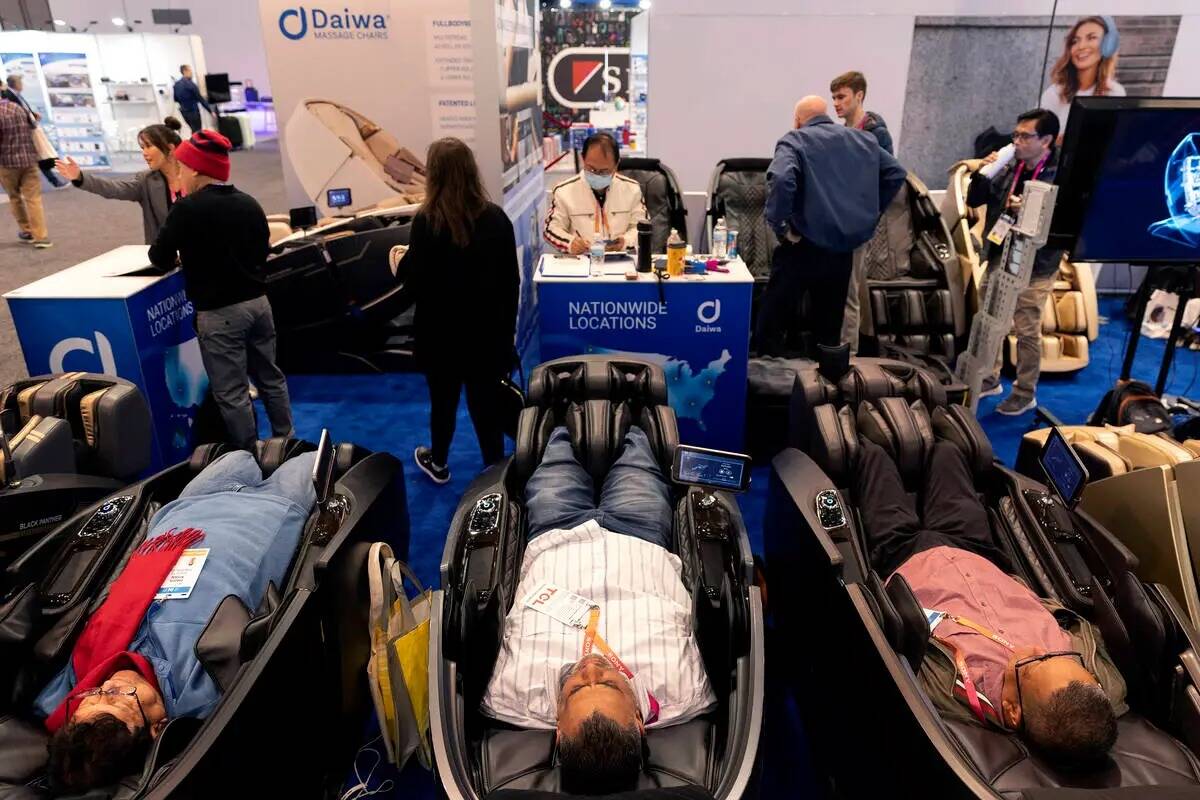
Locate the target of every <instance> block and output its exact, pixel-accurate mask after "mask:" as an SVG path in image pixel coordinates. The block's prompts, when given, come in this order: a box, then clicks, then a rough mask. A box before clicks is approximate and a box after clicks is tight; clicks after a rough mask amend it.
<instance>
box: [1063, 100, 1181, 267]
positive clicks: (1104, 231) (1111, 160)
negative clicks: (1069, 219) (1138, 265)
mask: <svg viewBox="0 0 1200 800" xmlns="http://www.w3.org/2000/svg"><path fill="white" fill-rule="evenodd" d="M1072 255H1073V256H1074V257H1075V258H1078V259H1083V260H1089V261H1090V260H1105V261H1188V260H1190V261H1196V260H1200V111H1196V110H1192V109H1131V110H1128V111H1123V112H1122V113H1121V115H1120V117H1119V118H1118V120H1117V122H1116V126H1115V128H1114V130H1113V135H1112V139H1111V141H1110V142H1109V146H1108V151H1107V152H1106V153H1105V155H1104V158H1103V160H1102V161H1101V165H1100V171H1099V174H1098V175H1097V176H1096V184H1095V187H1094V189H1093V191H1092V197H1091V203H1090V205H1089V207H1088V211H1087V216H1086V219H1085V220H1084V223H1083V229H1082V231H1081V232H1080V235H1079V240H1078V241H1077V242H1076V245H1075V251H1074V253H1073V254H1072Z"/></svg>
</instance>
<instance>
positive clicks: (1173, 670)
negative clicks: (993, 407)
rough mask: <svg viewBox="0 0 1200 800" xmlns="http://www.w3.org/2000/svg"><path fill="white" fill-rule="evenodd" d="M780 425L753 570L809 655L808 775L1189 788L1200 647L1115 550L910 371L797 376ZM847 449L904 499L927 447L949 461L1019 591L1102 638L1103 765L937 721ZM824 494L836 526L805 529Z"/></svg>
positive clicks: (917, 644) (992, 790) (1019, 791)
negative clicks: (1107, 739)
mask: <svg viewBox="0 0 1200 800" xmlns="http://www.w3.org/2000/svg"><path fill="white" fill-rule="evenodd" d="M793 411H794V415H793V428H792V434H791V435H792V444H793V447H791V448H788V449H787V450H785V451H783V452H782V453H780V454H779V455H778V456H777V457H776V458H775V460H774V462H773V469H772V478H771V481H772V482H771V486H770V491H769V498H768V507H767V522H766V528H765V536H766V551H767V560H768V565H769V568H770V570H771V572H772V573H773V574H775V575H780V574H782V575H786V576H788V580H787V581H775V582H773V583H772V589H773V590H774V591H773V592H772V598H771V599H772V613H773V615H774V618H775V620H776V623H777V624H778V625H779V626H780V627H781V629H782V630H783V635H784V637H785V638H789V637H790V638H791V640H793V641H801V640H802V641H803V642H805V643H806V645H807V646H809V647H810V648H813V647H815V648H818V649H819V651H818V652H815V653H814V654H813V655H812V656H811V657H809V658H807V659H805V669H804V670H803V671H802V674H801V677H800V679H799V680H798V681H797V687H798V692H799V694H800V695H801V697H802V707H803V709H804V714H805V717H806V719H807V723H806V724H807V729H808V731H809V733H810V741H811V742H812V743H813V745H814V747H815V748H816V749H817V750H818V751H819V752H817V753H816V754H815V756H814V763H816V764H823V765H825V766H826V767H827V768H828V770H829V772H830V774H831V777H832V781H833V784H834V785H835V786H836V787H837V789H838V792H839V794H840V795H843V796H847V797H870V796H884V794H885V793H886V794H887V796H898V797H915V796H922V797H939V798H942V797H1002V798H1022V797H1023V798H1027V800H1033V798H1068V797H1070V798H1074V797H1103V798H1110V797H1112V798H1115V797H1121V798H1156V797H1157V798H1166V797H1172V798H1173V797H1192V796H1196V793H1197V792H1200V760H1198V759H1197V756H1196V753H1197V752H1200V693H1198V691H1197V690H1198V688H1200V658H1198V657H1197V653H1200V638H1198V636H1197V633H1196V631H1195V629H1193V628H1192V626H1191V625H1190V624H1189V623H1188V622H1186V620H1185V616H1184V614H1183V612H1182V611H1181V610H1180V607H1179V605H1178V603H1177V602H1176V600H1175V598H1174V597H1172V596H1171V594H1170V593H1169V592H1167V591H1166V590H1165V589H1164V588H1163V587H1162V586H1161V585H1158V584H1149V583H1144V582H1142V581H1141V580H1139V578H1138V577H1137V570H1138V562H1137V559H1136V558H1135V557H1134V556H1133V555H1132V553H1130V551H1129V550H1128V549H1127V548H1125V547H1124V546H1123V545H1122V544H1121V543H1120V542H1119V541H1118V540H1117V539H1116V538H1114V537H1113V536H1112V535H1111V534H1110V533H1109V532H1108V531H1107V530H1105V529H1104V528H1102V527H1101V526H1099V525H1098V524H1096V523H1095V522H1094V521H1093V520H1092V519H1091V518H1090V517H1088V516H1087V515H1084V514H1077V513H1073V512H1069V511H1068V510H1067V509H1066V507H1065V506H1063V505H1062V504H1061V503H1060V502H1058V501H1057V500H1056V499H1053V498H1051V497H1050V496H1049V495H1048V494H1047V493H1046V490H1045V487H1043V486H1042V485H1041V484H1039V483H1036V482H1034V481H1032V480H1029V479H1027V478H1025V477H1023V476H1020V475H1018V474H1016V473H1014V472H1012V471H1010V470H1008V469H1006V468H1005V467H1003V466H1002V465H1001V464H999V463H997V462H996V461H995V459H994V458H993V455H992V449H991V445H990V444H989V442H988V439H987V437H986V435H985V434H984V433H983V431H982V430H981V429H980V427H979V425H978V422H977V421H976V420H975V418H974V417H973V416H972V415H971V414H970V412H969V411H968V410H967V409H966V408H965V407H963V406H954V405H945V404H944V391H943V390H942V388H941V387H940V386H939V385H938V384H937V382H936V381H934V380H933V379H932V378H931V377H930V376H928V375H924V374H922V371H920V370H916V369H913V368H912V367H910V366H907V365H904V364H900V363H892V364H889V363H879V362H876V363H867V364H858V363H855V364H853V365H852V366H851V369H850V371H849V372H848V373H847V374H845V375H844V376H840V377H837V378H835V379H834V380H829V379H827V378H825V377H824V376H822V375H820V374H819V373H818V372H817V371H816V370H809V371H806V372H804V373H802V374H801V375H800V376H799V378H798V380H797V383H796V403H795V406H794V409H793ZM859 435H862V436H864V437H866V438H868V439H870V440H872V441H875V442H878V443H879V444H881V445H882V446H883V447H884V448H885V450H886V451H887V452H888V453H889V454H890V455H891V456H892V457H893V458H894V459H895V460H896V462H897V465H898V466H899V468H900V472H901V474H902V476H903V479H904V481H905V483H906V485H908V486H909V488H910V489H911V490H913V491H916V489H917V487H918V486H919V485H920V481H921V478H922V472H923V470H924V465H925V458H926V454H927V453H928V452H929V450H930V448H931V447H932V444H933V442H934V440H935V439H944V440H947V441H949V442H951V443H953V444H954V445H955V446H957V447H960V448H961V449H962V450H963V452H964V453H965V454H966V456H967V461H968V463H969V465H970V468H971V470H972V473H973V475H974V478H975V485H976V487H977V489H978V492H979V496H980V498H981V499H982V500H983V502H984V504H985V505H986V507H987V508H988V513H989V517H990V520H991V525H992V530H993V533H994V534H995V536H996V540H997V541H998V542H999V543H1000V546H1001V547H1002V548H1003V549H1004V550H1005V551H1006V552H1007V554H1008V556H1009V558H1010V560H1011V561H1012V563H1013V565H1014V567H1015V572H1016V575H1017V577H1019V578H1020V579H1021V580H1023V581H1024V582H1025V583H1027V584H1028V585H1029V586H1030V587H1032V588H1033V589H1034V590H1035V591H1036V592H1037V593H1038V594H1039V595H1041V596H1043V597H1049V598H1052V599H1055V600H1057V601H1059V602H1060V603H1062V604H1063V605H1064V606H1066V607H1067V608H1070V609H1072V610H1074V611H1076V612H1078V613H1079V614H1081V615H1083V616H1084V617H1086V618H1087V619H1089V620H1090V621H1092V622H1093V623H1095V624H1096V625H1097V626H1098V627H1099V629H1100V631H1101V633H1102V636H1103V638H1104V642H1105V644H1106V646H1107V648H1108V651H1109V653H1110V654H1111V656H1112V658H1113V660H1114V662H1115V663H1116V665H1117V666H1118V667H1119V668H1120V670H1121V672H1122V674H1123V675H1124V677H1125V680H1126V682H1127V683H1128V686H1129V696H1128V700H1129V705H1130V707H1131V710H1130V711H1129V712H1128V713H1126V714H1124V715H1123V716H1122V717H1121V718H1120V719H1119V720H1118V723H1117V724H1118V731H1119V735H1118V739H1117V742H1116V746H1115V747H1114V748H1113V750H1112V752H1111V754H1110V757H1109V758H1108V759H1107V761H1106V763H1105V764H1103V765H1101V766H1099V767H1096V768H1094V769H1092V770H1090V771H1087V772H1075V773H1072V772H1063V771H1060V770H1057V769H1055V768H1054V767H1053V766H1052V765H1051V764H1050V763H1048V762H1047V761H1045V760H1044V759H1042V758H1041V757H1040V756H1039V755H1038V754H1037V753H1035V752H1032V751H1030V750H1029V748H1028V747H1027V746H1026V745H1025V744H1024V743H1023V742H1022V741H1021V740H1020V739H1019V738H1018V737H1017V736H1015V735H1010V734H1008V733H1004V732H1000V731H998V730H994V729H984V728H983V727H980V726H978V725H974V724H969V723H964V722H959V721H950V720H946V719H943V718H942V717H941V716H939V715H938V713H937V712H936V710H935V707H934V705H933V704H932V702H931V701H930V699H929V698H928V696H927V695H926V694H925V693H924V691H923V690H922V688H921V686H920V683H919V681H918V678H917V674H918V672H919V669H920V665H921V663H922V660H923V659H924V657H925V653H926V650H927V646H928V641H929V627H928V623H927V621H926V617H925V615H924V613H923V611H922V609H921V607H920V604H919V603H918V602H917V600H916V598H915V596H914V595H913V593H912V591H911V589H910V587H909V586H908V584H907V583H906V582H904V581H903V580H902V579H899V580H892V581H890V582H887V583H885V581H886V579H887V576H886V575H880V574H878V573H876V572H875V571H874V570H873V569H872V567H871V565H870V564H868V563H867V560H866V555H865V554H866V552H867V550H866V542H865V539H864V535H863V532H862V527H861V523H860V521H859V518H858V516H857V513H856V511H855V508H856V506H857V504H858V502H859V500H860V499H859V498H856V497H854V496H853V492H852V490H851V486H852V483H853V482H852V480H851V476H852V474H853V470H854V465H855V454H856V452H857V449H858V446H859V445H858V441H859V440H858V436H859ZM826 491H830V492H836V496H837V498H838V499H839V502H840V503H841V505H842V507H843V508H844V509H845V518H844V522H841V523H839V521H838V520H837V519H836V518H829V517H826V518H825V519H824V521H823V520H822V517H821V516H819V515H818V507H817V496H818V494H820V493H822V492H826ZM850 742H853V743H854V746H852V747H851V746H847V745H848V743H850ZM868 758H869V768H864V766H865V760H866V759H868ZM1084 790H1088V791H1084ZM1093 790H1096V791H1094V792H1093ZM1099 790H1102V791H1099Z"/></svg>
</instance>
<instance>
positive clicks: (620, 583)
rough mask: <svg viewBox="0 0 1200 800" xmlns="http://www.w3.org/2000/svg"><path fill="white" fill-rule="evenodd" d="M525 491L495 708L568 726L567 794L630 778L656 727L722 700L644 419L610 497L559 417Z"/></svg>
mask: <svg viewBox="0 0 1200 800" xmlns="http://www.w3.org/2000/svg"><path fill="white" fill-rule="evenodd" d="M525 492H526V509H527V511H528V514H529V544H528V546H527V547H526V549H525V555H524V558H523V560H522V563H521V573H520V575H521V578H520V584H519V585H518V587H517V591H516V594H515V598H516V601H515V602H514V603H513V606H512V610H511V611H509V614H508V618H507V619H506V620H505V623H504V636H503V646H502V648H501V651H500V655H499V658H498V659H497V661H496V665H495V668H494V669H493V670H492V677H491V681H490V683H489V685H488V689H487V693H486V694H485V695H484V700H483V711H484V713H486V714H488V715H489V716H492V717H494V718H496V719H499V720H501V721H503V722H507V723H509V724H512V725H517V726H520V727H523V728H540V729H544V730H552V729H553V730H557V734H558V739H557V743H558V759H559V766H560V768H561V770H562V776H563V781H564V788H565V789H566V790H567V791H574V792H578V791H580V790H584V791H586V792H587V793H589V794H595V793H605V792H618V791H622V790H625V789H628V788H630V787H631V786H632V785H633V784H634V783H636V781H637V776H638V773H639V771H640V769H641V766H642V753H643V744H644V737H645V729H646V728H647V727H648V726H664V725H675V724H679V723H683V722H686V721H688V720H689V719H692V718H693V717H696V716H698V715H699V714H701V713H703V712H704V711H706V710H707V709H709V708H710V707H711V706H712V705H713V704H714V703H715V696H714V695H713V691H712V688H711V687H710V685H709V682H708V676H707V675H706V674H705V672H704V665H703V663H702V662H701V659H700V651H699V649H698V647H697V645H696V640H695V638H694V637H693V634H692V602H691V597H690V595H689V594H688V591H687V589H686V588H685V587H684V585H683V581H682V579H681V577H680V575H681V572H680V570H681V568H682V565H681V562H680V560H679V558H678V557H677V556H675V555H674V554H672V553H671V552H669V550H668V548H669V547H670V545H671V542H672V527H671V520H672V510H671V502H670V493H669V490H668V487H667V482H666V479H665V478H664V476H663V474H662V471H661V469H660V468H659V466H658V462H657V461H656V459H655V458H654V455H653V453H652V451H651V449H650V444H649V442H648V441H647V439H646V435H645V434H644V433H643V432H642V430H641V429H640V428H636V427H634V428H631V429H630V430H629V433H628V434H627V435H626V436H625V443H624V449H623V450H622V452H621V455H620V457H619V458H618V459H617V461H616V463H614V464H613V466H612V468H611V469H610V470H609V473H608V475H607V476H605V480H604V484H603V487H602V489H601V492H600V502H599V504H598V505H597V503H596V501H595V496H594V495H595V490H594V486H593V482H592V478H591V476H590V475H589V474H588V473H587V471H586V470H585V469H584V468H583V467H582V466H580V464H579V462H578V461H577V460H576V458H575V454H574V452H573V449H572V446H571V440H570V437H569V436H568V434H567V430H566V428H558V429H556V430H555V431H554V432H553V433H552V434H551V437H550V442H549V444H547V446H546V452H545V456H544V458H543V459H542V463H541V464H540V465H538V468H537V469H536V470H535V471H534V473H533V475H532V476H531V477H530V479H529V482H528V484H527V485H526V490H525ZM563 598H573V599H574V604H573V605H570V604H569V603H565V602H563V600H562V599H563ZM568 606H569V607H570V608H573V609H574V612H573V613H574V616H573V617H566V616H564V608H567V607H568Z"/></svg>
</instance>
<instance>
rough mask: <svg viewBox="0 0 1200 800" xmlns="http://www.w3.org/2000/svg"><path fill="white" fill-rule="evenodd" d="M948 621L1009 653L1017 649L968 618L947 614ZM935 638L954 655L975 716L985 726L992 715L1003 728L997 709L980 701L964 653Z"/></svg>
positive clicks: (949, 643)
mask: <svg viewBox="0 0 1200 800" xmlns="http://www.w3.org/2000/svg"><path fill="white" fill-rule="evenodd" d="M946 619H948V620H950V621H951V622H955V623H957V624H959V625H962V626H963V627H964V628H969V629H970V630H972V631H975V633H978V634H979V635H980V636H984V637H986V638H988V639H991V640H992V641H993V642H995V643H996V644H998V645H1000V646H1001V647H1004V648H1005V649H1007V650H1009V651H1013V650H1016V649H1017V648H1016V647H1014V646H1013V643H1012V642H1010V641H1008V639H1005V638H1004V637H1003V636H1000V635H999V634H996V633H993V632H992V631H991V630H989V629H988V628H985V627H983V626H982V625H980V624H979V623H977V622H973V621H971V620H969V619H967V618H966V617H958V616H955V615H954V614H947V615H946ZM933 638H934V639H935V640H937V641H938V642H940V643H941V644H942V646H944V647H946V648H947V649H948V650H949V651H950V652H951V653H953V654H954V669H955V670H956V671H957V673H958V678H959V680H960V681H962V685H963V694H964V695H965V699H966V701H967V705H968V706H970V708H971V711H972V712H973V713H974V714H975V716H976V717H977V718H978V719H979V721H980V722H982V723H984V724H987V722H988V715H989V713H990V716H991V721H992V722H995V723H996V724H998V725H1001V726H1002V723H1001V722H1000V716H999V714H998V713H997V712H996V709H995V708H994V707H990V706H989V707H988V708H987V709H985V708H984V706H983V702H982V701H981V700H980V699H979V692H978V691H977V690H976V689H975V681H974V680H972V679H971V673H970V672H968V671H967V659H966V657H965V656H964V655H963V654H962V651H961V650H959V649H958V648H957V647H956V646H955V645H954V644H952V643H951V642H950V640H948V639H943V638H942V637H940V636H934V637H933ZM1002 727H1003V726H1002Z"/></svg>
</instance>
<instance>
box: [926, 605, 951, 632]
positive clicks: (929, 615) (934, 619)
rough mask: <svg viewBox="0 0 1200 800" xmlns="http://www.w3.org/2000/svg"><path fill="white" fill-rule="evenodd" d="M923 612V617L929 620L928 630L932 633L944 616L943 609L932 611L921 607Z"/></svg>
mask: <svg viewBox="0 0 1200 800" xmlns="http://www.w3.org/2000/svg"><path fill="white" fill-rule="evenodd" d="M921 610H922V611H924V612H925V619H926V621H928V622H929V632H930V633H933V631H934V629H935V628H937V626H938V625H939V624H940V623H941V621H942V620H944V619H945V618H946V612H945V611H933V610H931V609H928V608H922V609H921Z"/></svg>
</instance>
